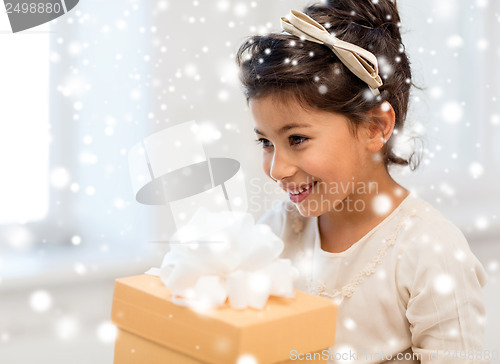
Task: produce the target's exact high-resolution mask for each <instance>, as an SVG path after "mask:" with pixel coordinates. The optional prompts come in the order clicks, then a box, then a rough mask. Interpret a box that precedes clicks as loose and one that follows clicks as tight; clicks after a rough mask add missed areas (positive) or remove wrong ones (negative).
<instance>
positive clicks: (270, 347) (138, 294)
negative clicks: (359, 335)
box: [112, 274, 337, 364]
mask: <svg viewBox="0 0 500 364" xmlns="http://www.w3.org/2000/svg"><path fill="white" fill-rule="evenodd" d="M295 293H296V296H295V297H294V298H282V297H275V296H272V297H270V298H269V300H268V302H267V304H266V307H265V308H264V309H263V310H256V309H253V308H248V309H245V310H235V309H232V308H230V307H229V305H228V304H226V306H224V307H222V308H219V309H211V310H207V311H204V312H197V311H195V310H192V309H190V308H187V307H182V306H179V305H176V304H174V303H172V301H171V293H170V291H169V290H168V289H167V288H166V287H165V286H164V285H163V283H162V282H161V280H160V278H159V277H156V276H151V275H147V274H142V275H137V276H131V277H125V278H120V279H117V280H116V282H115V291H114V297H113V309H112V321H113V322H114V324H115V325H116V326H117V327H118V335H117V339H116V343H115V354H114V355H115V356H114V364H134V363H138V364H139V363H140V364H155V363H162V364H163V363H175V364H183V363H190V364H193V363H217V364H220V363H224V364H225V363H228V364H232V363H238V360H239V359H240V358H242V357H243V356H245V355H250V356H252V357H253V358H254V359H255V361H254V362H255V363H259V364H262V363H288V362H290V363H292V362H296V361H297V360H292V359H291V353H292V352H293V353H295V354H297V353H302V354H304V355H305V354H306V353H314V352H318V353H319V354H321V352H322V351H323V350H326V349H327V348H328V347H329V346H331V345H333V343H334V338H335V320H336V315H337V308H336V306H335V305H334V304H333V303H332V302H331V301H330V300H328V299H325V298H322V297H318V296H314V295H311V294H308V293H305V292H302V291H298V290H296V291H295ZM319 354H318V355H317V357H321V355H319ZM295 358H296V357H295ZM242 362H243V361H242ZM307 362H308V363H310V362H313V363H317V362H325V361H324V360H316V361H313V360H307Z"/></svg>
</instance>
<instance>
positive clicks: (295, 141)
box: [288, 135, 309, 145]
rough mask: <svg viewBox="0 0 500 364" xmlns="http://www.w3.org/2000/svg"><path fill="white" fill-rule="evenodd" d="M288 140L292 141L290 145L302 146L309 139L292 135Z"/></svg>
mask: <svg viewBox="0 0 500 364" xmlns="http://www.w3.org/2000/svg"><path fill="white" fill-rule="evenodd" d="M288 139H289V140H290V145H300V144H302V143H303V142H305V141H306V140H308V139H309V138H307V137H303V136H299V135H291V136H290V137H289V138H288Z"/></svg>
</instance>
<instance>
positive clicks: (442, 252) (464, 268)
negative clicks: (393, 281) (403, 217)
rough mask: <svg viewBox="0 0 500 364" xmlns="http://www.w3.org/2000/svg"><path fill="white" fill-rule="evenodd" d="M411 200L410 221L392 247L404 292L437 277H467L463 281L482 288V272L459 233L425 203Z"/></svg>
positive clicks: (463, 237) (484, 279) (484, 274)
mask: <svg viewBox="0 0 500 364" xmlns="http://www.w3.org/2000/svg"><path fill="white" fill-rule="evenodd" d="M412 199H413V200H411V201H409V203H408V204H407V205H406V211H407V212H408V215H409V216H410V217H409V218H408V219H407V221H406V223H405V227H404V229H403V230H402V232H401V235H400V237H399V239H398V243H397V246H396V251H397V254H398V256H397V259H398V275H399V278H400V280H401V281H405V285H407V288H409V287H408V286H412V287H413V288H417V287H418V286H420V285H425V284H428V283H429V280H432V281H433V282H435V280H436V279H439V277H441V278H443V279H448V278H453V279H455V278H458V277H461V278H466V276H467V280H469V281H471V282H472V281H474V282H476V283H477V284H478V285H479V286H484V284H485V283H486V272H485V270H484V268H483V266H482V265H481V263H480V262H479V260H478V259H477V258H476V256H475V255H474V254H473V253H472V251H471V250H470V247H469V243H468V242H467V239H466V238H465V236H464V234H463V233H462V231H461V230H460V229H459V228H458V227H457V226H456V225H455V224H454V223H452V222H451V221H450V220H448V219H447V218H446V217H444V216H443V215H442V214H441V212H439V211H438V210H437V209H436V208H435V207H433V206H432V205H431V204H429V203H428V202H426V201H424V200H422V199H421V198H419V197H414V196H413V197H412ZM436 277H437V278H436ZM421 288H423V287H421Z"/></svg>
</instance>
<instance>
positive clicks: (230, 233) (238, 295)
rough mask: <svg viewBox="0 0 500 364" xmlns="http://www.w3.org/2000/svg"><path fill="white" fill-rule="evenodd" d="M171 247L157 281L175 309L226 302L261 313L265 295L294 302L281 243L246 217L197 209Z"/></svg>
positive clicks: (291, 270)
mask: <svg viewBox="0 0 500 364" xmlns="http://www.w3.org/2000/svg"><path fill="white" fill-rule="evenodd" d="M171 243H172V244H171V249H170V251H169V252H168V253H167V254H166V255H165V257H164V259H163V262H162V266H161V269H160V272H159V276H160V279H161V280H162V282H163V283H164V284H165V286H166V287H167V288H168V289H169V290H170V291H171V292H172V301H173V302H174V303H176V304H179V305H184V306H189V307H192V308H196V309H204V308H216V307H221V306H223V305H224V304H225V302H226V299H227V298H229V304H230V305H231V307H232V308H235V309H244V308H247V307H248V306H250V307H253V308H256V309H263V308H264V306H265V304H266V302H267V299H268V298H269V296H270V295H274V296H281V297H290V298H291V297H294V296H295V292H294V290H293V281H294V279H295V278H296V277H297V276H298V271H297V269H295V268H294V267H293V266H292V265H291V262H290V260H289V259H279V258H278V257H279V255H280V254H281V252H282V251H283V248H284V243H283V241H282V240H281V239H280V238H279V237H278V236H276V235H275V234H274V233H273V232H272V231H271V228H270V227H269V226H267V225H264V224H255V223H254V219H253V217H252V215H250V214H249V213H246V212H239V211H236V212H231V211H223V212H211V211H209V210H208V209H206V208H205V207H201V208H199V209H198V210H197V211H196V213H195V214H194V216H193V217H192V219H191V220H190V221H189V223H187V224H186V225H184V226H183V227H182V228H180V229H179V230H177V232H176V233H175V234H174V235H173V236H172V237H171ZM152 272H154V270H153V271H152ZM152 274H155V273H152Z"/></svg>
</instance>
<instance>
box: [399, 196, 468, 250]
mask: <svg viewBox="0 0 500 364" xmlns="http://www.w3.org/2000/svg"><path fill="white" fill-rule="evenodd" d="M409 198H410V199H411V200H410V201H408V203H407V204H406V206H405V207H406V208H405V210H406V212H407V215H408V216H409V218H408V220H407V221H406V222H405V228H404V230H403V233H402V234H401V235H402V237H404V239H402V240H403V241H404V244H403V245H402V249H403V250H407V251H409V252H412V253H416V252H422V253H427V254H431V253H438V252H440V251H443V250H446V251H448V252H450V250H452V251H453V250H456V249H462V250H466V251H470V248H469V244H468V242H467V239H466V238H465V236H464V234H463V233H462V231H461V230H460V229H459V228H458V227H457V226H456V225H455V224H454V223H453V222H451V221H450V220H449V219H447V218H446V217H444V216H443V215H442V214H441V212H440V211H439V210H437V209H436V208H435V207H434V206H432V205H431V204H430V203H428V202H427V201H425V200H423V199H421V198H420V197H416V196H410V197H409ZM423 246H427V247H428V248H431V249H422V247H423Z"/></svg>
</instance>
